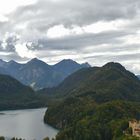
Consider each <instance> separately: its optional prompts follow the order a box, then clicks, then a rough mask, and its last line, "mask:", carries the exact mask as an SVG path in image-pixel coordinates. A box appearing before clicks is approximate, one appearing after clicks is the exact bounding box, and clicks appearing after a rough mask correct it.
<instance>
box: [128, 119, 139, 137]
mask: <svg viewBox="0 0 140 140" xmlns="http://www.w3.org/2000/svg"><path fill="white" fill-rule="evenodd" d="M129 127H130V128H132V135H133V136H136V137H140V121H137V120H131V121H129Z"/></svg>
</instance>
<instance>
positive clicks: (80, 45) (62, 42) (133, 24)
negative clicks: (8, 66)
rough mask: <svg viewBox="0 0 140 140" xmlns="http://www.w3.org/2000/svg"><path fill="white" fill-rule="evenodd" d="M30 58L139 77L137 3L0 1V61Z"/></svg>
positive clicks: (107, 0) (139, 14)
mask: <svg viewBox="0 0 140 140" xmlns="http://www.w3.org/2000/svg"><path fill="white" fill-rule="evenodd" d="M35 57H37V58H39V59H41V60H43V61H45V62H47V63H48V64H54V63H57V62H58V61H60V60H62V59H73V60H75V61H77V62H79V63H83V62H89V63H90V64H91V65H92V66H101V65H103V64H105V63H107V62H111V61H114V62H119V63H121V64H123V65H124V66H125V67H126V68H127V69H129V70H130V71H132V72H134V73H135V74H140V0H117V1H116V0H4V1H3V0H0V59H3V60H5V61H9V60H15V61H17V62H21V63H23V62H26V61H29V60H30V59H32V58H35Z"/></svg>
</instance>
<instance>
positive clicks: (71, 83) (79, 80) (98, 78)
mask: <svg viewBox="0 0 140 140" xmlns="http://www.w3.org/2000/svg"><path fill="white" fill-rule="evenodd" d="M40 93H46V94H47V95H48V96H50V97H51V96H53V97H54V96H56V97H60V98H64V97H65V98H67V97H70V96H87V95H88V96H92V98H94V100H96V101H98V102H105V101H108V100H113V99H125V100H135V101H136V100H140V80H139V79H138V77H136V76H135V75H134V74H133V73H131V72H129V71H127V70H126V69H125V67H123V66H122V65H121V64H119V63H114V62H110V63H107V64H106V65H104V66H103V67H90V68H83V69H80V70H78V71H76V72H75V73H73V74H71V75H70V76H68V77H67V78H66V79H65V80H64V81H63V82H62V83H61V84H59V86H57V87H54V88H50V89H43V90H40ZM132 93H133V94H132Z"/></svg>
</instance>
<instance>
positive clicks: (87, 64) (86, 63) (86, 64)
mask: <svg viewBox="0 0 140 140" xmlns="http://www.w3.org/2000/svg"><path fill="white" fill-rule="evenodd" d="M81 65H82V66H84V67H91V65H90V64H89V63H88V62H85V63H82V64H81Z"/></svg>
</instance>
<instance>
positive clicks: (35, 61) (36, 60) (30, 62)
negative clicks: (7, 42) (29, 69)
mask: <svg viewBox="0 0 140 140" xmlns="http://www.w3.org/2000/svg"><path fill="white" fill-rule="evenodd" d="M36 63H45V62H43V61H41V60H39V59H38V58H33V59H31V60H30V61H28V64H36ZM45 64H46V63H45Z"/></svg>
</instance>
